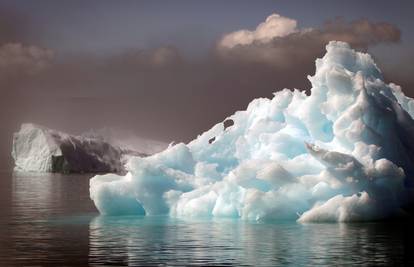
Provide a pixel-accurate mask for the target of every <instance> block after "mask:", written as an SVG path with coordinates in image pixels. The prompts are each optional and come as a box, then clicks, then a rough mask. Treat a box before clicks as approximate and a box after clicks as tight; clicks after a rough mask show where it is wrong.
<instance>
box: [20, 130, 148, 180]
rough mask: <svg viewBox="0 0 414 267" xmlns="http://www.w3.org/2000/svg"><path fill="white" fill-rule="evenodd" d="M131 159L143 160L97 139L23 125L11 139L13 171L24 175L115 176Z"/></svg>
mask: <svg viewBox="0 0 414 267" xmlns="http://www.w3.org/2000/svg"><path fill="white" fill-rule="evenodd" d="M130 155H135V156H144V155H145V154H142V153H138V152H135V151H133V150H129V149H124V148H120V147H118V146H115V145H112V144H111V143H108V142H106V141H104V140H102V139H99V138H90V137H85V136H74V135H69V134H66V133H63V132H59V131H56V130H52V129H48V128H46V127H43V126H40V125H36V124H32V123H24V124H22V125H21V128H20V131H19V132H17V133H15V134H14V136H13V149H12V157H13V159H14V162H15V170H18V171H27V172H60V173H86V172H92V173H96V172H115V173H121V172H123V171H125V169H124V163H125V161H126V160H127V157H128V156H130Z"/></svg>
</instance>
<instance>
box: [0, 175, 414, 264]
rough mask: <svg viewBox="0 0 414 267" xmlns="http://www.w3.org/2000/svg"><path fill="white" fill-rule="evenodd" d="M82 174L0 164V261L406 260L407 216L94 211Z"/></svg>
mask: <svg viewBox="0 0 414 267" xmlns="http://www.w3.org/2000/svg"><path fill="white" fill-rule="evenodd" d="M90 176H91V175H56V174H53V175H52V174H51V175H33V174H31V175H30V174H29V175H28V174H17V173H14V174H13V173H10V172H2V173H0V210H1V214H0V266H88V265H89V266H108V265H113V266H123V265H130V266H140V265H146V266H148V265H168V266H171V265H178V266H183V265H219V266H223V265H232V266H233V265H235V266H343V265H364V266H381V265H384V266H392V265H393V266H395V265H397V266H398V265H411V266H414V265H412V264H413V263H414V253H413V252H412V251H411V250H410V246H411V245H412V244H414V242H413V241H412V238H411V236H412V233H413V230H412V228H413V223H412V222H405V223H363V224H362V223H360V224H306V225H301V224H297V223H294V222H293V223H253V222H244V221H240V220H180V219H171V218H168V217H104V216H99V214H98V212H97V211H96V209H95V207H94V205H93V203H92V201H91V200H90V199H89V178H90Z"/></svg>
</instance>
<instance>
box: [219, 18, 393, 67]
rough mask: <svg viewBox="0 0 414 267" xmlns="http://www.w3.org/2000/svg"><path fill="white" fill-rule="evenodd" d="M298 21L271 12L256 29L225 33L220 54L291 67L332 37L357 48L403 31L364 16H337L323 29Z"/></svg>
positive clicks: (308, 58) (387, 40)
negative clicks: (302, 25) (349, 19)
mask: <svg viewBox="0 0 414 267" xmlns="http://www.w3.org/2000/svg"><path fill="white" fill-rule="evenodd" d="M296 25H297V22H296V21H295V20H293V19H289V18H285V17H282V16H280V15H277V14H272V15H270V16H269V17H268V18H267V19H266V21H265V22H263V23H261V24H260V25H259V26H258V27H257V28H256V30H254V31H248V30H240V31H236V32H232V33H229V34H227V35H224V36H223V37H222V38H221V40H219V41H218V43H217V47H216V48H217V54H218V55H219V56H220V57H221V58H222V59H224V60H227V61H236V62H238V63H240V62H241V61H245V62H246V61H247V62H251V63H266V64H271V65H274V66H275V67H277V68H290V67H293V66H296V65H297V64H299V65H300V62H304V61H311V60H312V58H314V57H316V56H319V55H321V54H322V52H323V48H324V45H325V44H326V43H328V42H329V41H331V40H338V41H345V42H348V43H350V44H351V46H352V47H354V48H357V49H367V48H368V47H370V46H374V45H377V44H380V43H395V42H398V41H399V40H400V36H401V33H400V30H399V29H398V28H397V27H395V26H393V25H391V24H389V23H385V22H370V21H368V20H365V19H361V20H357V21H353V22H350V23H348V22H346V21H345V20H343V19H335V20H332V21H329V22H327V23H325V24H324V25H323V26H322V27H321V28H320V29H313V28H307V29H298V28H297V27H296Z"/></svg>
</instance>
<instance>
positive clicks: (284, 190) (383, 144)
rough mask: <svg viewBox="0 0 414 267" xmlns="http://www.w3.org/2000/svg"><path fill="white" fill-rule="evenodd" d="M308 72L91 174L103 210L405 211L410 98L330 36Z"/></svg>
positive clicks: (316, 216)
mask: <svg viewBox="0 0 414 267" xmlns="http://www.w3.org/2000/svg"><path fill="white" fill-rule="evenodd" d="M326 50H327V52H326V54H325V56H324V57H323V58H321V59H317V60H316V73H315V75H314V76H311V77H309V80H310V81H311V83H312V88H311V94H310V95H309V96H307V95H306V94H305V93H304V92H300V91H298V90H293V91H291V90H288V89H284V90H282V91H279V92H277V93H275V94H274V97H273V99H265V98H259V99H255V100H253V101H252V102H251V103H250V104H249V106H248V107H247V109H246V110H244V111H238V112H236V113H235V114H233V115H232V116H230V117H228V118H227V119H226V121H229V120H231V121H233V122H234V124H233V125H232V126H229V127H227V128H225V127H224V124H223V123H218V124H216V125H215V126H214V127H213V128H211V129H210V130H208V131H207V132H205V133H203V134H202V135H200V136H198V137H197V139H195V140H193V141H191V142H190V143H188V144H183V143H180V144H176V145H171V146H170V147H168V148H167V149H166V150H165V151H163V152H160V153H158V154H155V155H153V156H150V157H145V158H144V157H142V158H141V157H133V158H131V160H129V162H128V163H127V165H126V168H127V170H128V174H127V175H125V176H119V175H115V174H107V175H97V176H95V177H93V178H92V179H91V181H90V196H91V198H92V200H93V201H94V202H95V205H96V207H97V208H98V210H99V211H100V213H101V214H106V215H122V214H147V215H155V214H169V215H170V216H177V217H236V218H237V217H240V218H242V219H248V220H267V219H269V220H298V221H299V222H315V221H356V220H358V221H359V220H377V219H384V218H388V217H390V216H398V215H401V214H403V213H404V210H403V209H402V207H403V206H406V205H409V204H410V201H411V197H410V196H411V195H412V194H411V192H412V187H413V186H414V183H413V175H414V165H413V162H414V154H413V153H414V139H413V138H412V137H414V121H413V119H412V117H413V115H414V101H413V99H411V98H408V97H406V96H405V95H404V94H403V92H402V91H401V89H400V87H399V86H397V85H394V84H385V83H384V81H383V77H382V75H381V72H380V70H379V69H378V68H377V66H376V65H375V63H374V61H373V59H372V58H371V56H370V55H368V54H364V53H360V52H356V51H354V50H352V49H351V48H350V47H349V45H348V44H346V43H343V42H336V41H332V42H330V43H329V44H328V45H327V46H326Z"/></svg>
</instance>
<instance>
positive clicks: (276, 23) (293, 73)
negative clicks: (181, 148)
mask: <svg viewBox="0 0 414 267" xmlns="http://www.w3.org/2000/svg"><path fill="white" fill-rule="evenodd" d="M413 5H414V4H412V1H378V0H377V1H369V0H367V1H352V0H351V1H306V0H304V1H128V0H125V1H106V0H101V1H94V0H91V1H76V0H73V1H46V0H43V1H42V0H39V1H24V0H13V1H9V0H1V1H0V121H1V126H0V127H1V128H0V130H1V132H0V160H1V162H2V163H3V165H4V164H6V165H7V164H10V162H11V160H10V151H11V144H12V135H13V132H15V131H17V130H18V129H19V126H20V124H21V123H23V122H34V123H38V124H42V125H45V126H47V127H50V128H56V129H59V130H63V131H67V132H70V133H74V134H79V133H82V132H84V131H88V130H90V129H99V128H102V127H110V128H116V129H123V130H127V131H132V132H134V133H135V134H136V135H138V136H141V137H144V138H150V139H155V140H162V141H166V142H171V141H175V142H180V141H184V142H187V141H189V140H191V139H193V138H195V137H196V136H197V135H198V134H200V133H202V132H203V131H205V130H207V129H209V128H210V127H211V126H213V125H214V124H215V123H217V122H220V121H222V120H224V119H225V118H226V117H227V116H228V115H231V114H232V113H234V112H235V111H236V110H240V109H245V108H246V106H247V104H248V103H249V102H250V101H251V100H252V99H254V98H257V97H271V96H272V93H273V92H275V91H277V90H280V89H283V88H298V89H300V90H306V91H307V92H309V89H310V88H309V87H310V83H309V82H308V81H307V79H306V77H307V75H308V74H310V75H311V74H313V72H314V60H315V58H317V57H321V56H322V55H323V53H324V46H325V45H326V43H327V42H329V41H330V40H342V41H347V42H349V43H350V44H351V46H353V47H354V48H355V49H358V50H363V51H368V52H369V53H371V54H372V55H373V57H374V58H375V60H376V62H377V63H378V65H379V67H380V68H381V69H382V70H383V74H384V77H385V79H386V80H387V81H392V82H394V83H397V84H400V85H401V86H402V87H403V90H404V92H405V93H406V94H408V95H410V96H414V80H413V78H412V76H413V75H412V74H413V66H412V63H411V62H412V61H413V59H414V51H413V47H414V46H413V45H412V44H413V42H414V32H413V30H412V28H413V26H414V25H413V24H414V21H413V20H412V10H414V9H413ZM0 165H2V164H0Z"/></svg>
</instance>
